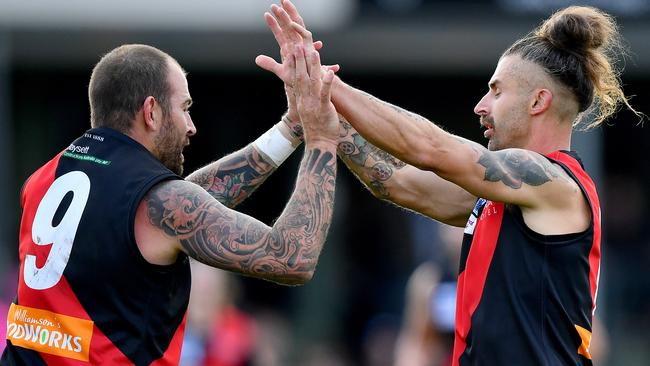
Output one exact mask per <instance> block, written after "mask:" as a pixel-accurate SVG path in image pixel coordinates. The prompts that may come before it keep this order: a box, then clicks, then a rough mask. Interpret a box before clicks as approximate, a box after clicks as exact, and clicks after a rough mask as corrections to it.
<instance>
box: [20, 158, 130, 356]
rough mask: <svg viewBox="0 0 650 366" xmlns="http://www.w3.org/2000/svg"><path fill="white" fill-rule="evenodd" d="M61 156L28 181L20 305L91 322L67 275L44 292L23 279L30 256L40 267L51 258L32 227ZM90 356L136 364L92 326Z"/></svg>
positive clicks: (25, 191) (21, 225) (21, 233)
mask: <svg viewBox="0 0 650 366" xmlns="http://www.w3.org/2000/svg"><path fill="white" fill-rule="evenodd" d="M61 155H62V153H60V154H58V155H57V156H56V157H54V159H52V160H50V161H49V162H48V163H47V164H45V165H44V166H43V167H42V168H41V169H39V170H38V171H36V172H35V173H34V174H33V175H32V176H31V177H30V178H29V180H28V181H27V183H26V184H25V188H24V190H23V197H22V203H23V212H24V213H23V217H22V221H21V224H20V245H19V255H20V262H21V266H20V280H19V283H18V301H17V303H18V304H19V305H21V306H27V307H31V308H36V309H44V310H48V311H51V312H54V313H58V314H63V315H67V316H72V317H75V318H80V319H86V320H92V319H90V316H89V315H88V313H87V312H86V310H85V309H84V308H83V306H82V305H81V304H80V303H79V300H78V299H77V297H76V295H75V294H74V291H72V288H71V287H70V285H69V284H68V281H67V280H66V279H65V276H63V277H61V279H60V280H59V282H58V283H57V284H56V285H54V286H52V287H50V288H48V289H45V290H34V289H32V288H30V287H29V286H27V284H26V283H25V279H24V270H25V269H24V263H25V256H26V255H27V254H32V255H36V256H37V263H39V264H43V263H44V261H45V259H46V258H47V255H49V249H50V248H51V245H48V246H43V245H36V244H34V242H33V240H32V225H33V222H34V217H35V216H36V210H37V209H38V206H39V204H40V203H41V201H42V199H43V197H44V196H45V194H46V192H47V190H48V189H49V188H50V186H51V185H52V183H53V182H54V180H55V178H56V168H57V166H58V163H59V159H60V157H61ZM39 247H45V248H46V250H43V249H40V248H39ZM39 249H40V250H39ZM42 256H45V258H41V257H42ZM40 355H41V357H43V359H44V360H45V362H46V363H47V364H48V365H61V366H81V365H88V363H87V362H83V361H79V360H75V359H71V358H65V357H60V356H54V355H50V354H47V353H40ZM89 356H90V359H89V362H90V363H91V364H94V365H99V364H101V365H132V364H133V363H132V362H131V361H130V360H129V359H128V358H126V356H124V354H123V353H122V352H121V351H120V350H119V349H118V348H117V347H115V346H114V345H113V343H112V342H111V341H110V340H109V339H108V338H107V337H106V336H105V335H104V334H103V333H102V332H101V331H100V330H99V329H98V328H97V327H96V326H93V334H92V338H91V342H90V355H89Z"/></svg>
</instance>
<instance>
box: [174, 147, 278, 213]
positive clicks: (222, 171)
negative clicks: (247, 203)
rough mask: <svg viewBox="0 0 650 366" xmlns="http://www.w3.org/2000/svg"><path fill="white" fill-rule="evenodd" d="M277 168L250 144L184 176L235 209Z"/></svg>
mask: <svg viewBox="0 0 650 366" xmlns="http://www.w3.org/2000/svg"><path fill="white" fill-rule="evenodd" d="M275 170H276V168H275V167H274V166H273V165H272V164H271V163H269V162H268V161H267V160H266V159H265V158H264V157H263V156H262V155H261V154H260V153H259V152H258V151H257V150H256V149H255V148H254V147H253V145H252V144H249V145H248V146H246V147H245V148H243V149H241V150H239V151H236V152H234V153H232V154H229V155H227V156H224V157H223V158H221V159H219V160H217V161H215V162H213V163H210V164H208V165H206V166H204V167H203V168H201V169H198V170H196V171H195V172H193V173H192V174H190V175H189V176H188V177H187V178H185V179H186V180H187V181H190V182H192V183H196V184H198V185H199V186H201V187H203V189H205V190H206V191H207V192H208V193H209V194H210V195H211V196H212V197H214V198H215V199H216V200H218V201H219V202H221V203H222V204H224V205H226V206H227V207H231V208H232V207H235V206H237V205H238V204H240V203H241V202H242V201H243V200H245V199H246V198H247V197H248V196H250V195H251V194H252V193H253V192H254V191H255V190H256V189H257V187H259V186H260V185H261V184H262V183H263V182H264V181H265V180H266V178H268V177H269V176H270V175H271V173H273V172H274V171H275Z"/></svg>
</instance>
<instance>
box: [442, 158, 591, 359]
mask: <svg viewBox="0 0 650 366" xmlns="http://www.w3.org/2000/svg"><path fill="white" fill-rule="evenodd" d="M547 158H548V159H549V160H551V161H552V162H554V163H556V164H559V165H560V166H561V167H563V168H564V169H565V170H566V172H567V173H568V174H569V175H570V176H571V177H572V178H573V179H574V180H575V181H576V182H577V183H578V185H579V186H580V188H581V189H582V191H583V194H584V196H585V197H586V199H587V201H588V203H589V205H590V206H591V211H592V221H591V225H590V226H589V228H588V229H587V230H585V231H584V232H580V233H575V234H567V235H541V234H539V233H537V232H534V231H533V230H531V229H530V228H528V227H527V226H526V225H525V223H524V220H523V216H522V213H521V210H520V208H519V207H518V206H514V205H505V204H503V203H498V202H491V201H487V200H485V199H479V200H478V201H477V203H476V207H475V208H474V210H473V212H472V214H471V216H470V219H469V220H468V223H467V226H466V228H465V237H464V239H463V246H462V250H461V262H460V275H459V279H458V293H457V302H456V304H457V305H456V336H455V343H454V356H453V365H454V366H467V365H548V366H550V365H591V364H592V362H591V356H590V354H589V343H590V340H591V324H592V323H591V322H592V316H593V312H594V310H595V306H596V292H597V288H598V276H599V266H600V237H601V232H600V204H599V201H598V196H597V194H596V188H595V186H594V183H593V181H592V180H591V178H589V176H588V175H587V173H585V171H584V169H583V167H582V165H581V163H580V161H579V160H578V159H579V158H578V157H577V155H574V153H573V152H565V151H556V152H553V153H551V154H549V155H547Z"/></svg>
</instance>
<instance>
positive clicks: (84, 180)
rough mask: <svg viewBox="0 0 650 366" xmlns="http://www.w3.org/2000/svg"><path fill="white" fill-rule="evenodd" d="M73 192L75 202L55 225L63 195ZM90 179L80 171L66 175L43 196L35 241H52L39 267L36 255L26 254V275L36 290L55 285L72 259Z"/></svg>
mask: <svg viewBox="0 0 650 366" xmlns="http://www.w3.org/2000/svg"><path fill="white" fill-rule="evenodd" d="M68 192H72V194H73V197H72V202H71V203H70V206H69V207H68V209H67V210H66V212H65V213H64V214H63V218H62V219H61V222H59V224H58V225H57V226H52V220H53V219H54V215H55V214H56V211H57V209H58V208H59V206H60V205H61V202H62V201H63V198H64V197H65V195H66V194H68ZM89 193H90V179H88V176H87V175H86V174H85V173H83V172H80V171H74V172H70V173H67V174H64V175H62V176H61V177H59V178H58V179H57V180H55V181H54V183H52V186H50V188H49V189H48V190H47V192H46V193H45V196H44V197H43V199H42V200H41V203H40V204H39V205H38V209H37V210H36V216H34V222H33V224H32V241H33V242H34V244H36V245H49V244H52V248H51V249H50V254H49V255H48V256H47V260H46V261H45V265H44V266H43V267H41V268H38V267H36V256H35V255H31V254H28V255H26V256H25V267H24V272H23V275H24V279H25V283H26V284H27V286H29V287H30V288H33V289H35V290H45V289H48V288H50V287H53V286H54V285H56V284H57V283H59V280H60V279H61V276H63V270H65V266H66V265H67V264H68V259H70V252H71V251H72V244H73V243H74V237H75V235H76V234H77V228H78V227H79V221H81V215H82V214H83V212H84V208H85V207H86V202H88V194H89Z"/></svg>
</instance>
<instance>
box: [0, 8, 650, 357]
mask: <svg viewBox="0 0 650 366" xmlns="http://www.w3.org/2000/svg"><path fill="white" fill-rule="evenodd" d="M271 3H272V1H269V0H236V1H225V0H195V1H179V0H156V1H154V0H138V1H128V0H112V1H110V2H108V1H104V2H97V1H92V2H91V1H84V0H58V1H56V2H54V1H48V0H31V1H23V0H0V9H2V10H1V11H0V167H1V169H0V338H2V339H3V341H2V343H0V348H2V347H3V345H2V344H4V331H3V330H2V327H3V326H4V325H5V321H4V317H6V306H7V303H8V302H10V301H11V299H12V298H13V297H14V296H15V287H16V281H17V274H16V273H17V258H18V257H17V248H18V244H17V236H18V228H19V220H20V214H21V210H20V205H19V191H20V187H21V185H22V183H23V182H24V180H25V179H26V178H27V177H28V176H29V175H30V174H31V172H33V171H34V170H35V169H37V168H38V167H40V166H41V165H42V164H43V163H45V162H46V161H47V160H49V159H50V158H51V157H52V156H53V155H55V154H56V153H58V152H59V151H61V150H62V149H64V148H65V147H67V145H68V144H69V142H70V141H71V140H72V139H74V138H76V137H77V136H78V135H80V134H81V133H82V132H83V131H85V130H86V129H87V128H88V127H89V110H88V102H87V85H88V80H89V77H90V73H91V70H92V68H93V66H94V64H95V63H96V62H97V61H98V60H99V58H100V57H101V56H102V55H103V54H104V53H106V52H108V51H109V50H111V49H112V48H114V47H116V46H118V45H120V44H124V43H146V44H150V45H153V46H156V47H158V48H161V49H162V50H164V51H166V52H168V53H170V54H171V55H172V56H174V57H175V58H176V59H177V60H178V61H179V62H180V64H181V65H182V66H183V67H184V68H185V69H186V70H187V71H188V72H189V75H188V81H189V86H190V92H191V94H192V97H193V99H194V101H195V104H194V107H193V108H192V116H193V119H194V122H195V124H196V125H197V128H198V134H197V135H196V136H195V137H194V138H193V142H192V145H191V146H190V147H189V148H188V149H187V150H186V153H185V157H186V163H185V170H186V171H189V172H191V171H193V170H194V169H196V168H198V167H200V166H202V165H204V164H206V163H208V162H210V161H212V160H215V159H217V158H219V157H221V156H223V155H224V154H226V153H229V152H231V151H233V150H236V149H239V148H241V147H242V146H244V145H246V144H247V143H249V142H250V141H252V140H253V139H255V138H257V137H258V136H259V135H260V134H261V133H262V132H264V131H265V130H267V129H268V128H269V127H270V126H271V125H272V124H274V123H276V122H277V121H278V120H279V118H280V116H281V115H282V114H283V112H284V111H285V109H286V100H285V96H284V92H283V88H282V84H281V82H280V81H279V80H277V79H276V78H275V76H273V75H272V74H270V73H267V72H265V71H263V70H260V69H257V68H256V66H255V64H254V61H253V60H254V58H255V56H257V55H258V54H267V55H272V56H275V57H276V58H277V57H278V52H277V46H276V43H275V40H274V39H273V36H272V35H271V33H270V31H268V29H266V26H265V23H264V20H263V17H262V14H263V13H264V11H266V10H268V8H269V6H270V4H271ZM296 4H297V6H298V8H299V10H300V11H301V13H302V14H303V16H304V18H305V20H306V22H307V25H308V27H310V28H311V29H312V30H313V31H314V34H315V37H316V39H320V40H323V41H324V42H325V47H324V49H323V51H322V55H323V59H324V62H325V63H339V64H340V65H341V66H342V69H341V71H340V72H339V75H340V76H341V77H342V78H343V79H344V80H346V81H347V82H348V83H351V84H352V85H354V86H357V87H359V88H361V89H363V90H365V91H367V92H370V93H372V94H374V95H376V96H378V97H379V98H382V99H384V100H387V101H389V102H392V103H394V104H397V105H400V106H402V107H404V108H407V109H410V110H412V111H414V112H417V113H419V114H421V115H423V116H425V117H427V118H429V119H431V120H432V121H435V122H436V123H439V124H441V125H443V126H444V127H445V128H446V129H447V130H448V131H450V132H453V133H456V134H459V135H463V136H465V137H468V138H470V139H473V140H475V141H478V142H480V143H484V139H483V138H482V131H481V130H480V128H479V124H478V119H477V117H476V116H475V115H474V114H473V112H472V109H473V107H474V105H475V104H476V103H477V102H478V100H479V99H480V98H481V96H482V95H483V94H484V93H485V92H486V90H487V82H488V80H489V78H490V76H491V75H492V72H493V69H494V67H495V65H496V63H497V60H498V57H499V55H500V54H501V53H502V52H503V51H504V50H505V49H506V48H507V47H508V46H509V45H510V44H511V43H512V42H514V41H515V40H516V39H518V38H519V37H521V36H523V35H524V34H526V33H527V32H528V31H530V30H531V29H532V28H533V27H535V26H536V25H538V24H539V23H540V22H541V21H542V20H543V19H545V18H546V17H547V16H548V15H550V14H551V13H552V12H553V11H554V10H556V9H558V8H561V7H564V6H566V5H573V4H583V5H584V4H588V5H594V6H599V7H601V8H602V9H604V10H607V11H608V12H610V13H612V14H613V15H615V16H616V18H617V20H618V22H619V24H620V26H621V30H622V33H623V35H624V37H625V38H626V39H627V41H628V43H629V46H630V49H631V53H630V57H629V58H628V59H627V61H626V64H625V72H624V74H623V76H622V79H623V82H624V84H625V90H626V91H627V93H628V94H629V95H633V96H634V97H633V98H632V100H631V103H632V105H634V106H635V107H636V108H637V109H639V110H640V111H642V112H645V113H650V108H649V107H648V106H650V46H649V45H648V41H647V40H648V38H649V37H650V0H594V1H583V2H580V3H578V2H570V1H563V0H546V1H544V0H536V1H532V0H465V1H459V0H456V1H452V0H309V1H307V0H303V1H301V0H297V1H296ZM638 122H639V121H638V119H637V118H636V117H635V116H634V115H633V114H632V113H630V112H628V111H622V112H620V113H619V114H618V115H617V116H616V118H614V119H612V120H611V121H610V122H609V124H608V125H606V126H604V127H602V128H600V129H598V130H596V131H593V132H589V133H576V134H575V136H574V146H573V148H574V150H577V151H578V152H579V153H580V154H581V155H582V157H583V160H585V162H586V165H587V169H588V171H589V172H590V173H591V175H592V176H593V177H594V178H595V180H596V182H597V186H598V187H599V193H600V196H601V201H602V206H603V219H604V224H605V226H604V241H603V259H602V270H601V280H600V290H599V297H598V304H599V306H598V309H597V311H596V316H597V318H598V324H597V325H595V327H596V328H597V329H596V330H595V336H594V337H595V340H594V343H595V344H594V346H593V348H594V349H593V353H594V357H595V358H596V361H595V364H597V365H617V366H618V365H623V366H633V365H648V364H650V276H649V275H648V273H649V272H648V268H650V232H649V231H650V229H649V227H650V226H649V225H647V223H645V219H646V218H647V217H648V215H649V214H650V212H649V207H650V197H649V196H650V188H649V187H650V163H649V162H648V158H647V152H648V149H649V148H650V129H649V128H648V126H646V127H643V126H641V125H639V123H638ZM300 154H301V151H297V152H296V153H294V155H293V156H292V158H290V159H289V160H288V161H286V162H285V163H284V164H283V165H282V167H281V168H280V169H279V170H278V171H277V172H276V173H275V174H274V176H272V177H271V178H270V179H269V180H268V181H267V182H266V183H265V184H264V185H263V186H262V187H261V188H260V189H259V190H258V191H257V192H256V193H255V194H254V195H253V197H252V198H251V199H249V200H248V201H246V202H245V203H244V204H243V205H241V206H240V207H239V209H240V210H241V211H243V212H246V213H248V214H250V215H253V216H255V217H257V218H259V219H261V220H263V221H265V222H266V223H269V224H270V223H272V222H273V220H274V219H275V218H276V217H277V216H278V215H279V214H280V212H281V210H282V209H283V207H284V204H285V203H286V200H287V198H288V197H289V194H290V192H291V190H292V188H293V185H294V179H295V177H296V172H297V164H298V162H299V157H300ZM339 172H340V173H339V177H338V186H337V201H336V210H335V219H334V223H333V225H332V229H331V233H330V236H329V239H328V242H327V244H326V247H325V249H324V251H323V254H322V256H321V261H320V264H319V266H318V270H317V272H316V275H315V277H314V279H313V280H312V281H311V282H310V283H309V284H307V285H306V286H303V287H300V288H287V287H281V286H277V285H274V284H270V283H266V282H264V281H259V280H253V279H249V278H244V277H241V276H233V275H231V274H228V273H225V272H222V271H218V270H212V269H209V268H205V267H199V266H195V267H194V268H193V281H194V284H193V295H192V299H191V305H190V313H189V317H188V330H187V336H186V345H185V349H184V355H183V362H182V364H183V365H219V366H227V365H232V366H236V365H262V366H266V365H269V366H270V365H364V366H365V365H368V366H374V365H378V366H379V365H412V366H415V365H444V364H445V362H447V360H448V359H447V357H448V354H447V353H448V352H449V350H450V348H449V342H450V334H451V332H452V331H453V302H454V301H453V299H454V296H455V295H454V285H453V282H454V279H455V274H456V268H457V265H458V259H457V251H458V246H459V244H460V239H459V238H460V235H459V232H458V231H457V230H456V231H454V230H453V229H450V228H448V227H444V226H440V225H438V224H436V223H435V222H433V221H431V220H428V219H426V218H423V217H421V216H418V215H415V214H413V213H410V212H407V211H405V210H403V209H399V208H396V207H394V206H391V205H389V204H387V203H385V202H382V201H379V200H377V199H375V198H374V197H372V196H371V194H370V193H369V192H367V191H366V190H365V189H364V188H363V187H362V185H361V184H360V183H359V182H358V181H356V179H355V178H354V177H353V176H352V175H351V174H350V173H349V172H348V171H347V170H346V169H345V168H344V167H343V165H342V164H341V169H340V170H339Z"/></svg>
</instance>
